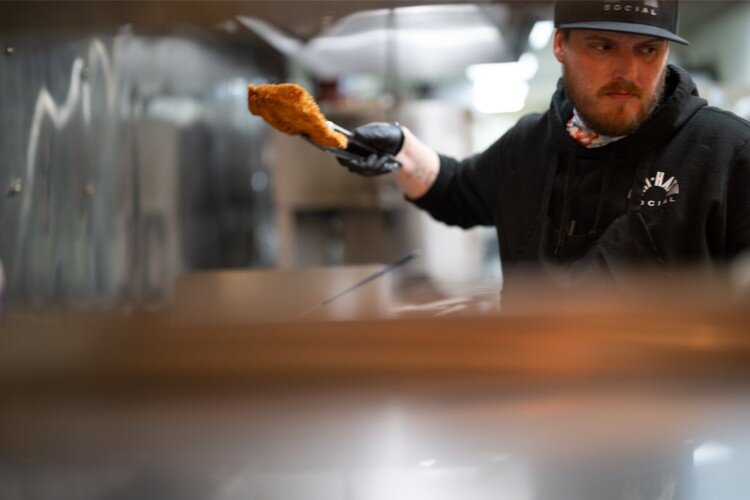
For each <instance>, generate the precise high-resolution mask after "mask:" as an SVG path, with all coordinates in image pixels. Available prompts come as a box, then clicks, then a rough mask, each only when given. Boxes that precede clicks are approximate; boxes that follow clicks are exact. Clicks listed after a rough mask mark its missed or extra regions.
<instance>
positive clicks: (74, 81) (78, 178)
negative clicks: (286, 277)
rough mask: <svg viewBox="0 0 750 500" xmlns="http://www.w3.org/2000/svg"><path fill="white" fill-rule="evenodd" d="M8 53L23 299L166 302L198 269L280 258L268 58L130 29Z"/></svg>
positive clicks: (29, 42) (202, 39) (15, 263)
mask: <svg viewBox="0 0 750 500" xmlns="http://www.w3.org/2000/svg"><path fill="white" fill-rule="evenodd" d="M0 50H2V52H1V53H0V130H2V133H1V134H0V259H1V260H2V264H3V266H4V268H5V274H6V281H7V296H8V300H9V301H10V302H11V303H13V302H23V303H29V304H32V305H38V306H45V305H49V304H61V305H65V306H71V305H83V306H86V307H99V306H102V307H108V306H110V305H112V304H115V303H125V304H128V303H132V304H146V305H149V304H151V305H154V304H160V303H162V302H164V301H165V300H168V298H169V294H170V290H171V284H172V281H173V279H174V277H175V275H176V274H177V273H178V272H179V271H180V270H182V269H185V268H189V269H200V268H208V267H237V266H243V267H244V266H268V265H272V264H273V263H274V248H273V247H274V242H273V232H272V223H273V218H272V206H271V198H270V194H269V193H270V184H271V174H270V171H269V168H268V161H267V160H264V157H263V154H264V149H263V144H265V143H266V142H267V141H266V138H265V135H266V134H267V133H268V132H267V129H266V128H265V127H263V126H262V125H261V124H260V123H258V121H255V120H253V119H252V117H250V115H249V113H247V110H246V106H245V99H246V90H245V89H246V85H247V83H248V82H251V81H255V82H264V81H266V80H267V79H268V78H269V77H270V76H271V75H268V71H267V70H262V69H260V65H259V63H258V60H259V58H260V57H261V56H262V55H259V54H257V53H253V52H252V51H251V50H247V47H246V46H244V47H243V48H235V47H233V46H232V45H231V44H227V43H220V42H219V41H217V40H215V39H213V38H211V37H210V36H208V35H206V34H203V33H199V32H190V31H187V30H185V32H184V33H175V34H174V35H168V36H160V37H148V36H141V35H139V34H137V33H135V32H134V31H133V30H132V28H130V27H128V26H124V27H122V28H120V29H119V30H117V31H116V32H112V33H104V34H99V33H96V32H95V29H93V28H92V30H91V32H81V33H79V34H74V33H69V32H67V33H65V34H62V33H60V34H55V33H50V32H44V33H16V34H11V35H0ZM269 57H273V55H270V56H269ZM264 65H265V67H267V66H268V61H264Z"/></svg>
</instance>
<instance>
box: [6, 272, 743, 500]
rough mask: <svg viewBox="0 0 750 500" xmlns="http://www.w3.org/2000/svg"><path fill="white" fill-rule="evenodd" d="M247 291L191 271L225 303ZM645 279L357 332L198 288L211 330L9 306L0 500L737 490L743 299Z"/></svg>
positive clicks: (409, 315)
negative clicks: (242, 313) (626, 292)
mask: <svg viewBox="0 0 750 500" xmlns="http://www.w3.org/2000/svg"><path fill="white" fill-rule="evenodd" d="M350 272H351V271H347V272H346V273H343V274H342V273H339V276H345V275H346V276H349V275H348V274H347V273H350ZM356 274H357V273H356V272H355V273H354V274H353V275H351V276H349V279H355V278H357V276H356ZM306 276H307V277H308V278H309V275H306ZM246 278H247V277H243V278H241V279H240V282H241V283H245V285H240V286H239V288H237V289H236V290H235V291H234V292H232V291H231V286H230V288H229V289H228V288H227V286H229V285H226V283H225V282H226V279H228V278H227V277H226V276H224V277H223V278H222V277H221V276H218V277H217V276H202V277H199V279H200V280H204V279H208V280H209V281H210V282H215V280H217V279H218V280H219V282H223V283H225V285H224V288H223V293H224V294H225V299H226V295H227V294H228V295H229V296H232V295H235V294H241V293H249V294H250V295H252V293H251V292H249V291H248V290H247V289H245V288H246V286H247V283H246V282H245V281H243V280H245V279H246ZM253 279H254V278H253ZM271 279H272V280H278V277H274V278H271ZM284 279H288V277H286V278H282V281H283V280H284ZM334 281H335V280H334ZM186 283H187V282H186ZM310 283H311V285H310V286H308V287H307V288H309V289H310V290H313V291H314V290H316V289H317V288H316V287H318V288H319V287H320V280H319V279H311V280H310ZM313 283H316V284H315V285H313ZM642 284H643V287H642V288H641V293H639V294H637V295H634V296H631V297H630V299H628V300H625V299H623V298H622V297H618V298H617V299H616V300H615V299H614V298H613V297H614V296H610V295H607V294H602V293H601V290H599V291H597V294H596V295H585V294H577V293H573V292H570V293H568V294H562V295H560V294H557V295H555V296H553V297H545V296H544V295H543V294H538V293H537V294H532V295H530V296H528V300H527V302H526V307H520V308H518V309H516V310H515V311H505V313H504V314H502V315H500V314H498V313H497V312H496V311H492V310H491V311H490V312H489V313H484V314H480V313H479V312H478V311H481V310H486V309H487V308H486V307H484V306H483V307H472V306H471V303H472V300H471V299H467V298H456V297H453V298H445V297H443V298H442V301H440V300H438V301H433V302H432V304H433V305H432V306H431V305H430V304H429V303H425V302H426V301H425V300H423V304H422V305H421V306H420V305H419V304H414V303H411V302H409V301H408V300H407V299H414V297H421V298H422V299H424V298H425V297H426V295H425V293H424V292H415V293H412V294H411V297H406V298H405V297H404V296H403V295H402V296H399V297H395V298H392V297H391V298H389V300H390V301H391V302H390V303H386V305H388V307H387V308H386V309H387V314H384V315H383V314H382V311H381V315H380V316H378V314H377V313H376V314H372V315H370V317H369V318H368V319H366V320H353V319H352V318H344V319H346V320H341V319H342V318H341V317H336V314H337V313H336V312H335V311H333V312H331V311H326V310H325V309H324V308H323V309H320V310H318V311H317V312H316V315H312V316H309V317H301V318H298V319H297V320H294V321H291V320H289V318H291V317H293V316H292V315H291V311H290V315H288V316H286V317H287V320H286V321H275V322H271V321H267V322H259V321H256V322H250V321H245V322H242V321H240V320H241V317H239V316H234V317H232V318H229V319H231V321H229V320H227V318H222V317H220V316H222V315H223V314H225V313H226V311H224V312H221V311H218V310H217V309H215V308H213V306H210V304H212V303H213V304H218V303H221V302H222V300H218V301H217V300H216V294H217V293H218V292H217V290H222V288H221V287H218V288H211V287H207V285H206V282H204V281H201V282H200V283H199V287H200V288H202V289H204V290H205V295H204V299H205V302H206V304H207V305H208V306H209V309H213V310H214V312H215V314H214V317H212V318H210V321H203V322H200V321H198V320H196V319H195V318H196V317H197V316H196V315H195V311H193V316H191V317H190V319H189V320H188V321H185V318H186V316H185V315H184V314H183V313H180V309H179V307H178V306H179V304H178V306H176V307H175V308H174V309H172V310H170V311H166V312H164V313H160V314H151V315H141V314H130V315H128V316H127V317H113V316H103V317H94V316H91V315H74V314H70V313H68V314H65V315H49V316H46V317H44V318H40V317H39V316H30V315H29V316H26V315H24V314H22V313H20V312H18V311H16V312H15V314H10V315H9V317H8V318H6V321H5V323H4V324H3V326H2V329H0V405H1V406H2V408H3V411H2V412H0V442H2V443H3V445H2V447H0V498H4V499H5V498H10V499H16V498H18V499H21V498H23V499H25V498H34V499H46V498H50V499H51V498H56V499H57V498H68V499H89V498H91V499H93V498H108V499H110V498H159V499H165V498H180V499H192V498H195V499H235V498H236V499H246V498H253V499H255V498H257V499H297V498H305V499H326V500H337V499H341V500H345V499H356V500H359V499H410V500H413V499H458V498H460V499H485V498H487V499H489V498H509V499H519V500H520V499H529V500H532V499H536V500H546V499H555V500H568V499H570V500H573V499H576V500H586V499H592V500H593V499H623V500H636V499H654V500H657V499H658V500H669V499H690V500H699V499H700V500H702V499H711V500H715V499H721V500H726V499H745V498H746V495H747V493H746V492H747V491H750V478H748V476H747V474H746V471H747V470H749V469H748V467H750V428H749V427H748V425H747V422H750V398H749V397H748V396H750V336H748V330H750V328H749V325H750V308H748V301H747V300H746V299H743V298H742V297H740V296H738V295H737V294H735V293H733V294H729V293H725V292H726V290H724V289H723V288H719V289H714V290H709V289H705V288H696V287H690V286H684V287H682V286H675V285H674V283H673V284H672V285H669V286H666V285H662V286H654V285H649V283H648V282H647V281H644V282H643V283H642ZM256 285H257V283H256ZM282 285H284V286H282V287H281V288H280V289H279V290H277V291H276V292H274V293H275V294H277V295H276V296H277V297H278V296H279V295H278V294H280V293H282V292H283V290H284V287H286V289H287V290H289V295H288V296H289V297H292V296H299V293H300V292H299V291H298V290H296V289H297V288H299V287H300V286H301V285H300V284H299V283H297V284H294V283H286V284H284V283H282ZM341 285H342V283H337V284H335V286H334V288H340V287H341ZM183 286H187V287H188V288H190V285H189V284H185V283H183ZM373 286H374V288H373V290H368V289H367V287H362V290H361V291H360V293H361V295H359V296H357V294H354V298H349V299H347V300H355V301H356V300H359V301H366V302H368V303H372V302H373V301H374V302H377V300H376V299H377V297H381V299H382V297H383V293H384V292H383V288H382V286H381V285H379V284H377V283H373ZM243 290H244V292H243ZM722 290H724V291H722ZM315 293H320V294H322V295H323V296H324V295H325V293H328V292H325V293H323V292H320V291H318V292H315ZM295 294H296V295H295ZM407 295H408V294H407ZM435 295H436V294H435ZM178 296H179V294H178ZM281 296H284V295H281ZM357 297H358V298H357ZM433 298H435V297H431V299H433ZM226 300H228V299H226ZM226 300H224V302H225V303H226ZM316 300H317V299H315V300H313V299H312V298H310V299H309V301H310V302H311V303H315V302H316ZM198 302H200V301H197V300H196V301H194V302H193V305H194V307H198V306H197V303H198ZM241 302H242V301H241V300H238V303H241ZM386 302H387V301H386ZM473 302H475V303H476V302H480V303H486V302H487V298H486V297H482V298H481V299H477V300H474V301H473ZM435 304H437V305H435ZM462 304H463V305H464V306H465V307H463V308H458V309H456V308H455V307H454V306H455V305H462ZM303 305H304V307H302V306H303ZM381 305H382V304H381ZM308 306H309V304H307V303H305V304H301V303H300V304H299V309H301V310H304V309H305V308H307V307H308ZM248 307H249V308H251V307H252V306H251V304H249V305H248ZM263 307H268V308H271V309H273V308H272V307H271V306H270V305H266V306H263ZM352 307H354V306H352ZM451 308H453V309H452V310H453V311H454V313H453V314H449V313H450V312H451ZM366 309H367V308H364V309H360V310H366ZM272 312H273V314H276V315H278V314H279V312H278V311H277V310H273V311H272ZM282 317H283V315H282ZM223 319H224V320H227V321H223ZM332 319H338V320H337V321H332Z"/></svg>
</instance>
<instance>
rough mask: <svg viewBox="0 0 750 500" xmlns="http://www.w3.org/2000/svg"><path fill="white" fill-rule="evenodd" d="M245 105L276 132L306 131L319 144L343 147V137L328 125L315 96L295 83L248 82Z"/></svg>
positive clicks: (292, 133) (294, 132)
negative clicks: (255, 83) (254, 83)
mask: <svg viewBox="0 0 750 500" xmlns="http://www.w3.org/2000/svg"><path fill="white" fill-rule="evenodd" d="M247 107H248V108H249V109H250V112H251V113H252V114H254V115H257V116H260V117H261V118H263V119H264V120H265V121H266V122H268V124H269V125H271V126H272V127H273V128H275V129H276V130H279V131H280V132H284V133H285V134H290V135H299V134H306V135H307V136H308V137H309V138H310V139H311V140H312V141H313V142H315V143H316V144H318V145H320V146H324V147H333V148H341V149H346V145H347V138H346V136H345V135H343V134H339V133H338V132H334V131H333V130H331V129H330V128H329V127H328V124H327V123H326V118H325V116H323V113H322V112H321V111H320V108H319V107H318V104H317V103H316V102H315V99H313V97H312V96H311V95H310V94H309V93H308V92H307V91H306V90H305V89H304V88H302V87H300V86H299V85H297V84H296V83H280V84H268V85H248V86H247Z"/></svg>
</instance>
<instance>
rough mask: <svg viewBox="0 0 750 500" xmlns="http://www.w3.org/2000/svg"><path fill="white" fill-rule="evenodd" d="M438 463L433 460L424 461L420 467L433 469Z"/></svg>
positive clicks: (420, 463)
mask: <svg viewBox="0 0 750 500" xmlns="http://www.w3.org/2000/svg"><path fill="white" fill-rule="evenodd" d="M436 463H437V460H435V459H432V458H431V459H429V460H422V461H421V462H419V466H420V467H424V468H427V467H432V466H433V465H435V464H436Z"/></svg>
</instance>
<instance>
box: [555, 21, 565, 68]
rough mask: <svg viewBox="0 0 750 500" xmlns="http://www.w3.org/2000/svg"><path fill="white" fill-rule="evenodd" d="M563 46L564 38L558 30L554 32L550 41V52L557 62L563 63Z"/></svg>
mask: <svg viewBox="0 0 750 500" xmlns="http://www.w3.org/2000/svg"><path fill="white" fill-rule="evenodd" d="M564 44H565V37H564V36H563V32H562V31H561V30H560V29H556V30H555V38H554V39H553V41H552V51H553V52H554V54H555V59H557V62H560V63H562V62H563V59H564V57H563V45H564Z"/></svg>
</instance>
